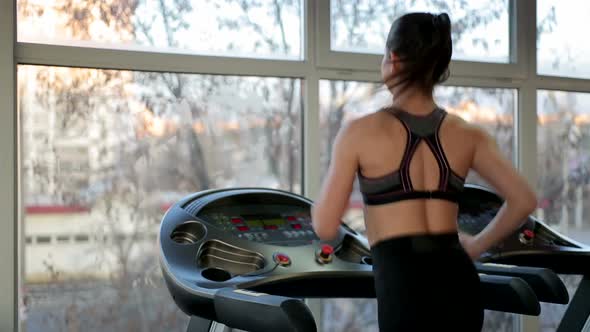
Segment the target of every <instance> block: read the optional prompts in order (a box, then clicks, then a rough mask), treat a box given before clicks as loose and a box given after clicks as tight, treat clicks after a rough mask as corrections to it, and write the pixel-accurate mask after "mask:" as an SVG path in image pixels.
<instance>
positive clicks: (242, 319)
mask: <svg viewBox="0 0 590 332" xmlns="http://www.w3.org/2000/svg"><path fill="white" fill-rule="evenodd" d="M213 303H214V306H215V313H216V316H217V321H218V322H220V323H222V324H224V325H227V326H229V327H233V328H237V329H240V330H245V331H252V332H266V331H285V332H303V331H305V332H315V331H317V327H316V324H315V320H314V318H313V315H312V313H311V311H310V310H309V308H308V307H307V305H305V303H303V301H302V300H298V299H294V298H290V297H284V296H277V295H270V294H265V293H259V292H254V291H250V290H245V289H235V288H222V289H220V290H218V291H217V292H216V293H215V296H214V299H213Z"/></svg>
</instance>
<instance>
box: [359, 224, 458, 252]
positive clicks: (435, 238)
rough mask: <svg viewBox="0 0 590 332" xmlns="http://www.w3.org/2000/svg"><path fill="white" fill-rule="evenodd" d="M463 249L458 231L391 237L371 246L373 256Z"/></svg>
mask: <svg viewBox="0 0 590 332" xmlns="http://www.w3.org/2000/svg"><path fill="white" fill-rule="evenodd" d="M456 249H462V246H461V243H460V242H459V236H458V234H457V231H456V230H453V231H447V232H440V233H419V234H407V235H398V236H391V237H387V238H383V239H380V240H377V241H376V242H375V243H373V244H372V245H371V252H372V255H373V256H374V257H375V256H379V254H380V253H382V254H385V255H392V254H393V255H395V254H405V253H432V252H440V251H446V250H456Z"/></svg>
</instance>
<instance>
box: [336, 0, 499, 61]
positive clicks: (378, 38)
mask: <svg viewBox="0 0 590 332" xmlns="http://www.w3.org/2000/svg"><path fill="white" fill-rule="evenodd" d="M416 11H426V12H436V13H439V12H443V11H444V12H447V13H448V14H449V16H450V17H451V22H452V24H453V26H452V37H453V59H456V60H471V61H485V62H504V63H506V62H510V35H509V31H510V23H509V16H510V11H509V6H508V0H500V1H490V0H478V1H456V0H452V1H451V0H415V1H402V0H396V1H369V0H331V10H330V12H331V25H332V26H331V33H330V35H331V49H332V50H334V51H340V52H355V53H372V54H383V50H384V48H385V40H386V38H387V34H388V33H389V28H390V27H391V23H393V21H394V20H395V18H396V17H399V16H401V15H403V14H405V13H408V12H416Z"/></svg>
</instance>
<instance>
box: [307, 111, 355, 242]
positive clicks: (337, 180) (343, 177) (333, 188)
mask: <svg viewBox="0 0 590 332" xmlns="http://www.w3.org/2000/svg"><path fill="white" fill-rule="evenodd" d="M355 127H357V126H356V125H355V122H354V121H352V122H350V123H348V124H347V125H345V126H344V127H342V128H341V129H340V131H339V132H338V135H337V136H336V139H335V140H334V145H333V148H332V159H331V160H330V167H329V169H328V174H327V177H326V179H325V180H324V183H323V185H322V189H321V191H320V196H319V197H318V199H317V201H316V203H315V205H314V206H313V208H312V222H313V228H314V230H315V232H316V234H317V235H318V236H319V237H320V239H322V240H332V239H334V238H335V237H336V236H337V234H338V228H339V227H340V222H341V220H342V216H343V215H344V212H345V211H346V209H347V208H348V203H349V200H350V193H351V192H352V185H353V182H354V178H355V176H356V171H357V169H358V165H359V163H358V154H357V152H356V150H355V144H354V141H355V140H354V136H355V131H356V130H357V129H356V128H355Z"/></svg>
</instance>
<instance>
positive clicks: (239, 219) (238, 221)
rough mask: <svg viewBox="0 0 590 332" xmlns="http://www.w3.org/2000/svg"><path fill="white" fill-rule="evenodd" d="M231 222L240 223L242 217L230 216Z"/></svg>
mask: <svg viewBox="0 0 590 332" xmlns="http://www.w3.org/2000/svg"><path fill="white" fill-rule="evenodd" d="M231 222H232V224H241V223H242V218H231Z"/></svg>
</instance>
